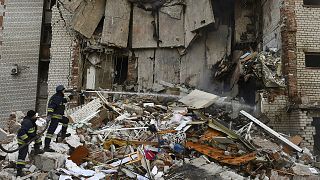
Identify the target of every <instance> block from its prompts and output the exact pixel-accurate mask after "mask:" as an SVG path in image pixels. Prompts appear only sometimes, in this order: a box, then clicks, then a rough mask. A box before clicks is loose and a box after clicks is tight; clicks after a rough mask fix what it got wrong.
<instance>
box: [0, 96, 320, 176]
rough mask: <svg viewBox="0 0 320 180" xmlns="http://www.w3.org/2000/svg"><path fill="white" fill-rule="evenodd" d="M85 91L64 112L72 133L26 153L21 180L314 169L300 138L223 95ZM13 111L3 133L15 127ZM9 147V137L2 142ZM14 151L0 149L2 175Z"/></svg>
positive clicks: (310, 172)
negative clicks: (80, 102) (232, 106)
mask: <svg viewBox="0 0 320 180" xmlns="http://www.w3.org/2000/svg"><path fill="white" fill-rule="evenodd" d="M89 97H90V98H91V100H90V101H89V102H88V103H87V104H86V105H84V106H82V107H78V108H75V109H73V110H72V109H71V110H69V111H68V112H67V113H68V114H69V118H70V119H72V121H73V123H72V124H71V127H70V128H69V132H70V133H71V134H72V135H71V136H70V137H68V138H66V139H65V142H64V143H52V148H53V149H55V150H56V151H57V152H56V153H48V152H47V153H45V154H42V155H37V156H32V152H30V154H31V155H29V161H30V163H29V166H27V167H26V168H25V171H26V172H27V173H29V175H27V176H26V177H23V178H22V179H28V178H31V179H61V180H62V179H90V180H93V179H139V180H140V179H141V180H144V179H145V180H146V179H249V178H250V179H290V178H297V177H301V178H302V177H309V178H310V177H312V178H316V177H317V174H318V172H319V170H318V169H317V168H315V167H314V164H315V159H314V157H313V156H312V154H311V153H310V151H309V150H308V149H306V148H302V149H301V148H300V147H299V143H300V142H301V141H302V138H300V137H299V136H293V137H286V136H285V135H283V134H279V133H277V132H274V131H273V130H272V129H271V130H270V129H269V128H268V127H267V126H266V125H264V124H263V123H262V122H260V121H259V120H258V119H255V118H254V117H251V115H250V114H249V113H247V112H246V111H241V114H242V115H241V116H238V118H236V119H232V118H230V116H229V115H230V112H228V111H226V110H225V106H228V103H227V99H225V98H222V97H218V96H216V95H213V94H209V93H205V92H202V91H199V90H194V91H191V93H189V94H188V95H187V96H184V97H182V98H181V97H180V96H174V95H159V96H155V95H153V96H150V94H139V95H132V94H130V93H128V95H125V93H124V94H121V95H119V94H114V95H109V96H107V94H106V93H102V92H92V93H91V95H90V96H89ZM217 104H218V105H217ZM248 111H249V110H248ZM16 114H17V115H16V116H12V117H11V121H10V127H11V128H8V129H6V130H7V132H10V133H14V128H13V127H14V126H18V125H17V123H15V122H14V119H19V118H21V116H22V115H18V114H19V113H16ZM43 121H44V120H43V119H40V120H39V122H38V125H39V126H42V127H44V123H43ZM9 129H10V130H9ZM16 129H17V128H16ZM40 129H41V128H40ZM56 133H58V131H57V132H56ZM10 137H11V138H12V135H11V136H10ZM14 146H16V141H15V140H14V141H13V142H10V143H9V144H7V145H5V148H7V149H10V148H13V147H14ZM30 149H31V148H30ZM16 158H17V154H16V153H13V154H6V153H3V152H2V153H1V159H2V160H1V172H0V177H1V179H13V178H14V175H15V170H14V168H13V166H12V164H13V163H14V162H15V160H16Z"/></svg>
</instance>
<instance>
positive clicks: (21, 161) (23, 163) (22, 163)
mask: <svg viewBox="0 0 320 180" xmlns="http://www.w3.org/2000/svg"><path fill="white" fill-rule="evenodd" d="M16 164H19V165H26V164H27V163H26V162H25V161H24V160H19V159H18V161H17V162H16Z"/></svg>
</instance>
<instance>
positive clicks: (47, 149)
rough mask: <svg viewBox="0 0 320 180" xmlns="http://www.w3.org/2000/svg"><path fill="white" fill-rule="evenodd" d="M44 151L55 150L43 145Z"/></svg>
mask: <svg viewBox="0 0 320 180" xmlns="http://www.w3.org/2000/svg"><path fill="white" fill-rule="evenodd" d="M43 150H44V152H56V151H55V150H53V149H51V148H50V147H47V146H46V147H44V149H43Z"/></svg>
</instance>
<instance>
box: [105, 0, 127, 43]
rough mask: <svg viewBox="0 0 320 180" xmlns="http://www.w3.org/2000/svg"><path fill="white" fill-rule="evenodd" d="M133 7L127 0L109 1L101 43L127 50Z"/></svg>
mask: <svg viewBox="0 0 320 180" xmlns="http://www.w3.org/2000/svg"><path fill="white" fill-rule="evenodd" d="M130 12H131V6H130V3H129V2H128V1H127V0H108V1H107V3H106V9H105V19H104V24H103V31H102V37H101V43H102V44H107V45H109V46H116V47H120V48H126V47H127V44H128V34H129V23H130Z"/></svg>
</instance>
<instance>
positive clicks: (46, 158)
mask: <svg viewBox="0 0 320 180" xmlns="http://www.w3.org/2000/svg"><path fill="white" fill-rule="evenodd" d="M66 157H67V155H65V154H61V153H49V152H46V153H44V154H40V155H37V156H35V157H34V164H35V165H36V166H37V168H38V169H40V170H42V171H45V172H48V171H51V170H53V169H57V168H60V167H62V166H63V165H64V162H65V159H66Z"/></svg>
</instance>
